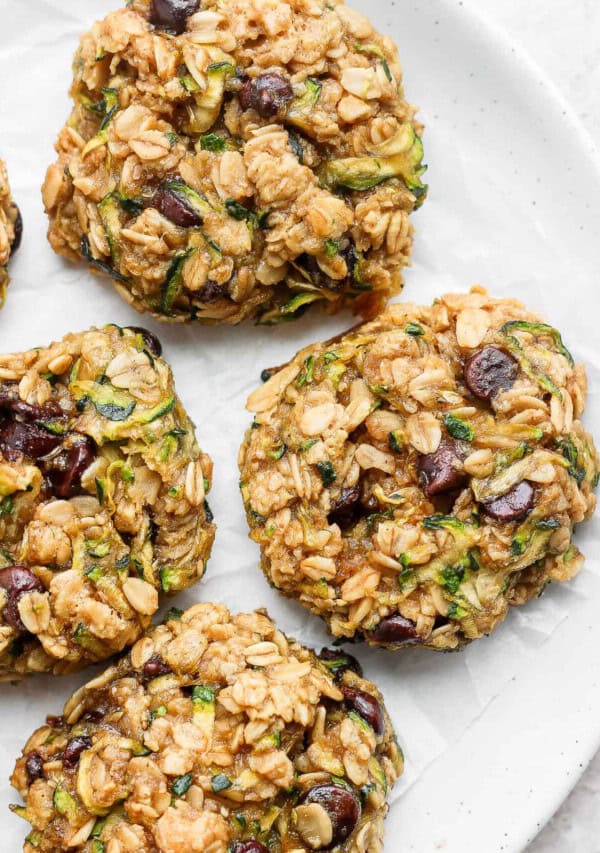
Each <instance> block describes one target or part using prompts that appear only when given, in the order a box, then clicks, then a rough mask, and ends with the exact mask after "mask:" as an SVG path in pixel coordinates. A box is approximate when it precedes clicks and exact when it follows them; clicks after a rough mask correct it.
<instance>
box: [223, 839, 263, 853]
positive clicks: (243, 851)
mask: <svg viewBox="0 0 600 853" xmlns="http://www.w3.org/2000/svg"><path fill="white" fill-rule="evenodd" d="M231 853H269V850H268V848H267V847H265V845H264V844H261V843H260V841H236V842H235V843H234V845H233V847H231Z"/></svg>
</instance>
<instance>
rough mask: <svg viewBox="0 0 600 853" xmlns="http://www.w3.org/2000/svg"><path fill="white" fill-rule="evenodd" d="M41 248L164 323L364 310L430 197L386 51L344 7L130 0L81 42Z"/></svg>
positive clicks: (382, 294)
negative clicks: (90, 271)
mask: <svg viewBox="0 0 600 853" xmlns="http://www.w3.org/2000/svg"><path fill="white" fill-rule="evenodd" d="M74 69H75V71H74V74H75V77H74V81H73V85H72V88H71V95H72V98H73V101H74V109H73V112H72V114H71V117H70V119H69V121H68V122H67V125H66V126H65V127H64V128H63V130H62V131H61V133H60V135H59V138H58V142H57V146H56V148H57V151H58V160H57V161H56V163H54V164H53V165H52V166H50V168H49V170H48V173H47V177H46V181H45V184H44V188H43V195H44V202H45V205H46V208H47V211H48V214H49V216H50V230H49V239H50V243H51V244H52V246H53V248H54V249H55V250H56V251H57V252H60V253H62V254H64V255H67V256H68V257H70V258H72V259H74V260H75V259H78V258H81V257H83V258H85V259H86V260H87V261H88V262H89V263H90V264H91V265H92V266H93V267H96V268H99V269H101V270H103V271H104V272H107V273H108V274H109V275H111V276H112V277H113V279H115V286H116V288H117V290H118V291H119V293H120V294H121V296H123V298H124V299H126V300H127V301H128V302H129V303H130V304H132V305H133V306H134V307H135V308H137V309H138V310H140V311H149V312H151V313H152V314H154V315H155V316H157V317H158V318H159V319H162V320H178V321H184V320H201V321H206V322H223V323H239V322H240V321H242V320H243V319H245V318H247V317H259V318H260V322H262V323H275V322H279V321H281V320H289V319H293V318H294V317H295V316H298V315H299V314H300V313H301V312H302V311H303V310H304V309H306V308H307V307H308V306H309V305H310V303H313V302H318V303H319V304H321V305H323V306H325V307H326V308H327V309H328V310H329V311H330V312H333V311H337V310H339V309H340V308H342V307H343V306H347V305H351V306H353V308H354V310H355V311H356V312H357V313H359V314H361V315H363V316H364V317H367V316H369V317H370V316H374V314H375V313H376V312H377V311H378V310H380V309H381V308H382V307H383V306H384V305H385V304H386V302H387V300H388V299H389V297H390V296H392V295H393V294H395V293H397V292H398V291H399V290H400V287H401V284H402V267H403V266H405V265H406V264H407V263H408V258H409V255H410V249H411V243H412V228H411V226H410V224H409V214H410V213H411V212H412V211H413V210H414V209H415V208H416V207H418V206H419V204H421V203H422V201H423V200H424V197H425V194H426V187H425V186H424V185H423V183H422V182H421V175H422V173H423V172H424V167H423V166H422V164H421V161H422V156H423V148H422V145H421V141H420V139H419V136H418V134H419V133H420V130H421V128H420V125H419V124H418V123H417V122H416V121H415V119H414V114H415V109H414V108H413V107H412V106H410V104H408V103H407V102H406V101H405V100H404V93H403V88H402V70H401V67H400V63H399V60H398V53H397V49H396V46H395V45H394V44H393V42H392V41H391V39H390V38H389V37H388V36H385V37H384V36H381V35H379V34H378V33H377V32H376V31H375V30H374V29H373V27H372V26H371V24H370V22H369V21H368V20H367V19H366V18H365V17H364V16H363V15H361V14H359V13H358V12H355V11H354V10H353V9H351V8H349V7H347V6H345V5H344V4H343V3H342V2H339V0H332V2H325V0H311V2H310V3H306V2H304V0H287V2H286V1H285V0H206V2H203V3H202V4H200V3H199V2H197V0H153V2H149V0H131V2H129V3H128V7H127V8H126V9H120V10H119V11H116V12H113V13H111V14H109V15H108V16H107V17H106V18H105V19H104V20H103V21H100V22H98V23H96V24H95V25H94V26H93V27H92V29H91V30H90V32H88V33H86V34H85V35H84V36H83V37H82V39H81V44H80V47H79V50H78V53H77V56H76V59H75V66H74Z"/></svg>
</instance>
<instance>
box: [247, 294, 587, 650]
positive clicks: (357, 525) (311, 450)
mask: <svg viewBox="0 0 600 853" xmlns="http://www.w3.org/2000/svg"><path fill="white" fill-rule="evenodd" d="M585 394H586V377H585V371H584V368H583V367H582V366H581V365H576V364H574V362H573V359H572V357H571V355H570V353H569V352H568V350H567V349H566V347H565V346H564V344H563V342H562V340H561V336H560V334H559V333H558V332H557V331H556V329H554V328H552V327H551V326H548V325H546V324H545V323H543V322H542V321H541V320H540V318H539V317H537V316H536V315H535V314H532V313H531V312H530V311H528V310H527V309H526V308H524V307H523V305H521V304H520V303H519V302H517V301H516V300H512V299H492V298H491V297H490V296H488V294H487V293H486V291H485V290H483V289H481V288H474V289H473V290H472V291H471V293H469V294H466V295H465V294H454V295H448V296H443V297H442V298H441V299H439V300H437V301H436V302H435V303H434V304H433V305H432V306H431V307H421V306H418V305H412V304H401V305H393V306H391V307H390V308H389V309H388V311H387V312H385V313H384V314H382V315H381V316H380V317H378V318H377V319H376V320H375V321H374V322H372V323H369V324H367V325H364V326H361V327H358V328H356V329H354V330H351V331H350V332H349V333H347V334H346V335H344V336H342V337H340V338H339V339H337V340H336V341H334V342H329V344H316V345H314V346H310V347H307V348H306V349H305V350H303V351H302V352H300V353H298V355H297V356H296V357H295V358H294V359H293V360H292V361H291V362H290V363H289V364H288V365H287V366H285V367H284V368H282V369H279V370H278V371H277V372H275V373H274V374H273V375H272V376H271V378H270V379H269V380H268V381H267V382H266V384H265V385H263V387H262V388H259V389H258V390H257V391H255V392H254V393H253V394H252V395H251V397H250V399H249V401H248V408H249V409H250V410H251V411H253V412H255V413H256V416H255V420H254V423H253V425H252V428H251V429H250V430H249V431H248V433H247V435H246V438H245V442H244V444H243V446H242V449H241V453H240V467H241V478H242V479H241V488H242V495H243V499H244V503H245V507H246V512H247V516H248V522H249V525H250V528H251V536H252V538H253V539H254V540H255V541H256V542H258V543H259V544H260V546H261V551H262V567H263V569H264V571H265V573H266V574H267V576H268V578H269V580H270V581H271V582H272V583H273V584H274V585H275V586H276V587H277V588H278V589H279V590H281V591H282V592H283V593H284V594H286V595H288V596H291V597H293V598H297V599H298V600H299V602H300V603H301V604H303V605H304V606H305V607H307V608H309V609H310V610H311V611H313V612H314V613H318V614H319V615H320V616H322V617H323V618H324V619H325V620H326V621H327V622H328V624H329V627H330V629H331V631H332V632H333V634H335V635H336V636H340V637H356V638H364V639H366V640H367V642H369V643H372V644H375V645H383V646H388V647H390V648H394V647H397V646H401V645H405V644H417V643H418V644H421V645H425V646H428V647H430V648H434V649H454V648H457V647H459V646H461V645H462V644H464V643H465V642H468V641H469V640H473V639H476V638H477V637H481V636H483V635H484V634H489V633H490V631H492V630H493V629H494V627H495V626H496V625H497V624H498V623H499V622H500V621H501V620H502V619H503V618H504V616H505V615H506V613H507V611H508V608H509V607H510V606H511V605H515V604H523V603H525V602H526V601H528V600H529V599H530V598H532V597H533V596H536V595H538V594H539V593H540V592H541V591H542V589H543V588H544V586H545V585H546V584H547V583H548V582H549V581H551V580H561V581H562V580H568V579H569V578H572V577H573V576H574V575H575V574H576V573H577V571H578V570H579V568H580V567H581V564H582V562H583V557H582V555H581V554H580V552H579V550H578V549H577V547H576V546H575V545H574V544H573V541H572V535H573V528H574V526H575V524H576V523H578V522H580V521H583V520H584V519H587V518H589V517H590V516H591V514H592V512H593V510H594V508H595V505H596V498H595V496H594V494H593V489H594V487H595V486H596V484H597V480H598V473H597V471H598V457H597V454H596V450H595V448H594V445H593V443H592V439H591V438H590V436H588V435H587V434H586V432H585V431H584V428H583V426H582V424H581V422H580V417H581V414H582V412H583V409H584V404H585Z"/></svg>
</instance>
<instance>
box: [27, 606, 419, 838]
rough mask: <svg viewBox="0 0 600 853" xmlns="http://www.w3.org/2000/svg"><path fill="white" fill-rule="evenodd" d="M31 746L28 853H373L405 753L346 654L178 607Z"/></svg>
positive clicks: (221, 613)
mask: <svg viewBox="0 0 600 853" xmlns="http://www.w3.org/2000/svg"><path fill="white" fill-rule="evenodd" d="M168 619H169V621H167V623H166V624H164V625H160V626H158V627H156V628H153V629H152V630H151V631H150V632H149V633H148V634H146V636H144V637H143V638H142V639H140V640H139V641H138V642H137V643H136V645H135V646H134V647H133V649H132V650H131V651H130V653H129V654H128V655H127V656H125V657H123V658H121V660H120V661H118V662H117V663H116V664H114V665H113V666H111V667H110V668H109V669H108V670H107V671H106V672H105V673H104V674H103V675H100V676H99V677H98V678H95V679H94V680H93V681H91V682H90V683H89V684H88V685H86V686H84V687H82V688H81V689H80V690H78V691H77V693H75V695H74V696H73V697H72V698H71V699H70V700H69V701H68V702H67V704H66V706H65V710H64V716H63V717H59V718H56V717H50V718H48V724H47V725H46V726H44V727H43V728H41V729H39V730H38V731H37V732H35V734H34V735H33V736H32V737H31V738H30V739H29V741H28V743H27V745H26V746H25V749H24V750H23V754H22V757H21V758H20V759H19V760H18V761H17V764H16V768H15V771H14V774H13V777H12V783H13V785H14V786H15V788H17V790H18V791H19V792H20V794H21V795H22V796H23V798H24V799H25V803H26V804H25V806H24V807H20V806H13V807H12V808H13V810H14V811H15V812H17V814H19V815H20V816H21V817H23V818H25V819H26V820H28V821H29V822H30V823H31V824H32V826H33V829H32V831H31V833H30V835H29V836H28V838H27V841H26V843H25V846H24V850H25V851H26V853H34V851H35V853H44V851H46V853H58V851H61V850H65V851H66V850H73V851H81V853H159V851H160V853H305V851H310V850H332V849H335V850H336V851H339V853H342V851H344V853H380V851H381V850H382V849H383V818H384V816H385V813H386V811H387V805H386V795H387V791H388V788H389V787H390V786H391V785H392V784H393V783H394V781H395V780H396V778H397V777H398V775H399V774H400V773H401V772H402V765H403V760H402V753H401V751H400V749H399V747H398V745H397V743H396V739H395V735H394V732H393V729H392V725H391V722H390V719H389V717H388V715H387V713H386V711H385V709H384V706H383V702H382V697H381V695H380V693H379V692H378V690H377V688H376V687H375V685H373V684H372V683H371V682H369V681H365V680H364V679H363V678H362V677H361V675H360V674H359V672H356V671H355V670H354V669H353V667H352V663H353V660H354V659H353V658H351V657H350V656H345V655H344V654H343V653H342V652H340V651H338V652H337V653H335V654H332V653H331V652H328V650H324V652H323V653H322V654H323V657H324V659H323V660H320V659H319V658H317V657H316V656H315V654H314V653H313V652H312V651H310V650H309V649H307V648H304V647H302V646H301V645H299V644H298V643H297V642H296V641H295V640H292V639H288V638H286V637H285V636H284V635H283V634H282V633H281V631H279V630H278V629H277V628H276V626H275V625H274V624H273V622H272V621H271V620H270V619H269V618H268V616H267V615H266V613H265V612H264V611H257V612H255V613H250V614H240V615H236V616H232V615H231V614H230V613H229V611H228V610H227V609H226V608H225V607H223V606H222V605H219V604H208V603H202V604H196V605H195V606H193V607H192V608H191V609H190V610H188V611H187V612H185V613H182V612H181V611H175V612H173V613H171V614H170V617H168Z"/></svg>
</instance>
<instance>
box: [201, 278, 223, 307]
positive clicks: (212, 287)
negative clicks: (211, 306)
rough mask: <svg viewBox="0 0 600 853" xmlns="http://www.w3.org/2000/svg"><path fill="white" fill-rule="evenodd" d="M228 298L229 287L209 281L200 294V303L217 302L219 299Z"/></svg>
mask: <svg viewBox="0 0 600 853" xmlns="http://www.w3.org/2000/svg"><path fill="white" fill-rule="evenodd" d="M226 298H227V286H226V285H223V284H217V282H216V281H211V279H209V280H208V281H207V282H206V284H205V285H204V287H203V288H201V290H200V291H199V292H198V301H199V302H216V301H217V300H219V299H226Z"/></svg>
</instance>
